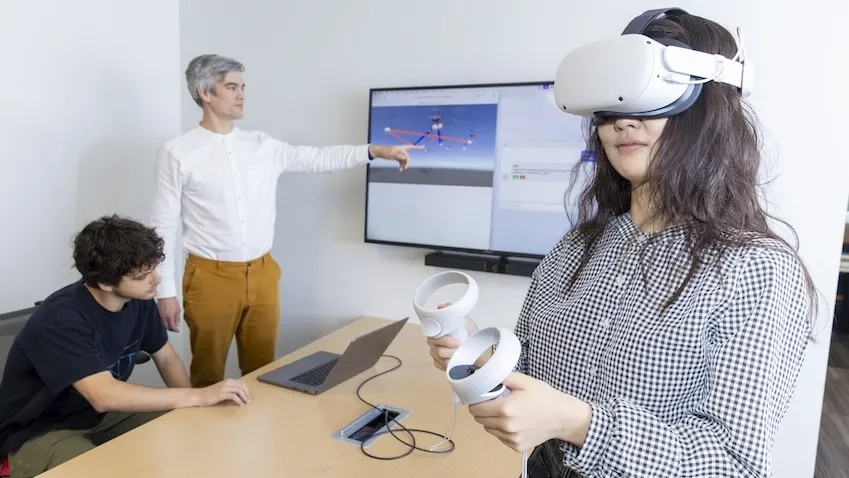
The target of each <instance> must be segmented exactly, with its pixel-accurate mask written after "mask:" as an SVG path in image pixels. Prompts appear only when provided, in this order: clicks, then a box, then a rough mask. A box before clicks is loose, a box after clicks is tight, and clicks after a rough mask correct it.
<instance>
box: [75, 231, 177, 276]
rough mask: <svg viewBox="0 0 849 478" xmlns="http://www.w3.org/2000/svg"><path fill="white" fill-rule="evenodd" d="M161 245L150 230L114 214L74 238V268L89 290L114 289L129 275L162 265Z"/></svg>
mask: <svg viewBox="0 0 849 478" xmlns="http://www.w3.org/2000/svg"><path fill="white" fill-rule="evenodd" d="M163 245H164V244H163V240H162V238H161V237H159V235H158V234H156V231H155V229H154V228H152V227H147V226H145V225H144V224H142V223H140V222H137V221H134V220H132V219H128V218H125V217H120V216H118V215H114V214H113V215H111V216H103V217H101V218H99V219H96V220H94V221H92V222H90V223H89V224H88V225H86V226H85V227H84V228H83V229H82V231H80V232H79V234H77V236H76V237H75V238H74V267H76V269H77V270H78V271H79V272H80V274H82V276H83V281H84V282H85V283H86V284H88V285H90V286H93V287H96V286H97V285H98V284H104V285H109V286H115V285H118V283H120V282H121V278H123V277H124V276H125V275H127V274H129V273H130V272H131V271H133V270H137V269H142V268H148V267H156V266H157V265H158V264H159V263H160V262H162V261H163V259H164V258H165V254H164V252H163Z"/></svg>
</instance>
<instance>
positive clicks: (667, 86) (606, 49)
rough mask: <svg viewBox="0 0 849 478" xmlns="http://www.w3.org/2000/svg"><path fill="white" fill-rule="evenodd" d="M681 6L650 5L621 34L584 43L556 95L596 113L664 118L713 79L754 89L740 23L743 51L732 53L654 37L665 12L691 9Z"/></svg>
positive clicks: (568, 107) (746, 91) (562, 72)
mask: <svg viewBox="0 0 849 478" xmlns="http://www.w3.org/2000/svg"><path fill="white" fill-rule="evenodd" d="M686 14H687V12H685V11H684V10H682V9H680V8H664V9H656V10H648V11H646V12H645V13H643V14H642V15H640V16H638V17H637V18H635V19H633V20H631V22H630V23H629V24H628V26H627V27H626V28H625V30H624V31H623V32H622V34H621V35H620V36H617V37H613V38H608V39H605V40H601V41H597V42H594V43H591V44H588V45H585V46H582V47H580V48H578V49H576V50H574V51H572V52H571V53H569V54H568V55H566V57H565V58H564V59H563V61H562V62H561V63H560V67H559V68H558V69H557V75H556V77H555V81H554V101H555V103H556V104H557V107H558V108H560V109H561V110H562V111H565V112H567V113H571V114H574V115H578V116H583V117H587V118H593V119H594V120H595V122H596V123H600V122H603V121H604V120H606V119H607V118H610V117H617V118H621V117H626V118H643V119H648V118H663V117H669V116H674V115H677V114H679V113H681V112H682V111H685V110H686V109H687V108H689V107H691V106H693V104H694V103H695V102H696V100H697V99H698V98H699V95H700V94H701V92H702V85H703V84H704V83H707V82H708V81H716V82H720V83H727V84H730V85H734V86H736V87H737V89H738V91H740V93H741V95H742V96H743V97H744V98H745V97H748V96H749V95H750V94H751V91H752V82H753V76H754V73H753V69H752V65H751V64H750V63H748V62H746V61H745V58H744V56H745V50H744V49H743V37H742V32H741V31H740V29H739V28H738V29H737V48H738V49H737V54H736V55H735V56H734V58H731V59H728V58H725V57H724V56H722V55H713V54H709V53H704V52H700V51H696V50H693V49H692V48H690V46H689V45H685V44H683V43H681V42H678V41H675V40H671V39H659V40H657V41H656V40H653V39H651V38H649V37H647V36H645V35H643V32H644V31H645V29H646V27H647V26H648V25H649V24H650V23H651V22H653V21H655V20H657V19H659V18H663V17H665V16H674V15H686Z"/></svg>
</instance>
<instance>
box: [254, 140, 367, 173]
mask: <svg viewBox="0 0 849 478" xmlns="http://www.w3.org/2000/svg"><path fill="white" fill-rule="evenodd" d="M269 139H271V140H272V142H273V143H274V146H275V157H276V159H277V161H276V164H277V168H278V170H279V172H281V173H282V172H287V171H293V172H313V173H317V172H328V171H338V170H342V169H350V168H354V167H357V166H360V165H363V164H367V163H368V162H369V161H370V159H369V145H367V144H363V145H356V146H354V145H337V146H324V147H317V146H294V145H291V144H289V143H287V142H285V141H280V140H276V139H273V138H269Z"/></svg>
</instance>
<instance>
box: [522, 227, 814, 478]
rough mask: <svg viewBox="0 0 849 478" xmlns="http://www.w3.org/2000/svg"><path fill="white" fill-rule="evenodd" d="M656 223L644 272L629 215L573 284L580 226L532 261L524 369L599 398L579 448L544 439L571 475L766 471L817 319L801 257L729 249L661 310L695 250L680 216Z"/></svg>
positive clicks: (754, 248)
mask: <svg viewBox="0 0 849 478" xmlns="http://www.w3.org/2000/svg"><path fill="white" fill-rule="evenodd" d="M658 234H659V235H660V237H659V238H660V241H659V242H658V241H652V244H651V245H650V246H649V248H648V249H646V253H645V256H644V257H643V259H642V260H643V261H644V263H643V264H645V265H647V266H648V267H646V268H645V270H646V274H647V276H646V277H647V281H646V280H645V277H644V276H643V270H644V268H643V267H642V266H641V262H640V260H641V259H640V249H641V247H642V245H643V244H645V242H646V241H647V239H648V238H649V236H648V235H646V234H644V233H642V232H640V231H639V230H638V229H637V227H636V226H635V224H634V222H633V220H632V218H631V215H630V214H624V215H622V216H619V217H618V218H617V219H615V220H614V221H613V222H612V223H611V224H609V225H608V227H607V228H606V230H605V232H604V234H603V235H602V236H601V237H600V238H599V242H598V244H597V247H596V249H595V253H594V254H593V256H592V258H591V260H590V262H589V263H588V264H587V266H586V268H585V269H584V272H583V273H582V274H581V275H580V276H579V277H578V279H577V281H576V282H575V284H574V286H573V287H571V288H570V287H568V280H569V278H570V277H571V275H572V272H573V271H575V270H576V268H577V267H578V264H579V262H580V259H581V256H582V251H583V247H582V243H581V242H580V241H579V240H576V239H575V237H574V236H573V235H571V234H569V235H567V236H565V237H564V238H563V239H562V240H561V241H560V242H559V243H558V244H557V245H556V247H555V248H554V249H553V250H552V251H551V252H550V253H549V254H548V255H547V256H546V257H545V259H544V260H543V261H542V263H541V264H540V266H539V268H538V269H537V270H536V272H535V273H534V276H533V278H532V282H531V287H530V290H529V291H528V295H527V297H526V299H525V303H524V305H523V306H522V312H521V315H520V317H519V321H518V324H517V325H516V335H517V336H518V337H519V339H520V341H522V342H523V353H522V357H521V359H520V362H519V364H518V366H517V370H518V371H520V372H522V373H525V374H527V375H530V376H531V377H534V378H537V379H539V380H542V381H545V382H547V383H548V384H550V385H551V386H553V387H554V388H556V389H558V390H560V391H562V392H564V393H568V394H571V395H574V396H576V397H578V398H579V399H582V400H584V401H586V402H588V403H589V404H590V405H591V406H592V408H593V420H592V424H591V426H590V430H589V435H588V436H587V439H586V442H585V444H584V446H583V447H582V448H577V447H574V446H573V445H571V444H568V443H555V442H549V443H548V445H549V449H550V450H551V449H554V450H555V451H556V450H557V449H558V448H557V446H559V449H560V451H561V452H562V458H563V463H564V465H565V468H564V470H571V471H565V474H564V476H586V477H608V476H617V477H618V476H639V477H664V478H669V477H685V476H686V477H691V476H698V477H720V476H745V477H761V476H769V475H770V474H771V454H772V444H773V438H774V436H775V433H776V429H777V428H778V426H779V423H780V421H781V419H782V417H783V415H784V413H785V411H786V409H787V407H788V405H789V402H790V399H791V395H792V393H793V389H794V385H795V379H796V377H797V374H798V373H799V370H800V368H801V366H802V361H803V359H804V356H805V351H806V346H807V341H808V339H809V337H810V332H811V327H810V324H811V320H810V319H809V316H808V307H809V299H808V297H807V295H806V292H805V288H804V282H803V272H802V269H801V267H800V264H799V263H798V261H797V260H796V259H795V258H794V257H793V256H792V254H789V253H788V252H787V251H788V249H786V246H785V247H784V249H783V250H782V246H780V245H778V242H775V243H774V246H775V247H773V248H768V247H764V243H763V242H761V243H760V245H754V244H753V245H751V246H750V247H745V248H739V249H734V250H731V251H729V252H727V253H726V254H725V255H724V256H721V258H719V259H717V258H716V257H714V260H713V261H712V262H711V264H710V266H708V267H702V268H701V269H700V270H699V271H698V272H697V273H696V275H695V276H694V277H693V278H692V280H691V282H690V283H689V285H688V286H687V287H686V289H684V291H683V293H682V294H681V296H680V298H679V299H678V300H677V301H675V302H674V303H673V304H672V305H671V306H670V307H669V308H668V309H666V311H662V308H663V307H662V306H663V303H664V301H665V300H667V299H668V298H669V296H670V294H671V293H672V292H673V291H674V290H675V289H676V288H677V287H678V286H679V284H680V283H681V282H682V280H683V278H684V275H685V273H686V270H687V267H686V265H687V264H688V263H687V262H686V261H687V256H686V255H685V249H684V245H685V242H684V234H683V233H682V231H681V230H680V229H679V230H675V229H670V230H667V231H663V232H660V233H658ZM682 265H683V266H684V267H681V266H682ZM551 445H555V446H551ZM557 466H560V465H559V464H557ZM558 475H559V474H558Z"/></svg>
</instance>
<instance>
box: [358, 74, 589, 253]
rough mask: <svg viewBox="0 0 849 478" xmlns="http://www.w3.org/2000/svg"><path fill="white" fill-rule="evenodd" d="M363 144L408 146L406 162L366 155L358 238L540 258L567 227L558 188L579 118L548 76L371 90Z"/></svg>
mask: <svg viewBox="0 0 849 478" xmlns="http://www.w3.org/2000/svg"><path fill="white" fill-rule="evenodd" d="M368 141H369V142H370V143H373V144H414V145H420V146H423V147H424V149H423V150H416V151H412V152H411V153H412V154H411V156H412V160H411V162H410V165H409V169H408V170H406V171H403V172H401V171H399V170H398V164H397V163H395V162H393V161H386V160H375V161H372V162H371V163H370V164H369V166H368V168H367V173H366V214H365V217H366V220H365V241H366V242H368V243H379V244H394V245H401V246H412V247H421V248H428V249H434V250H438V251H456V252H464V253H482V254H491V255H498V256H508V257H524V258H540V257H542V256H543V255H545V254H546V253H547V252H548V251H549V250H550V249H551V247H552V246H554V245H555V243H556V242H557V241H558V240H559V239H560V238H561V237H562V236H563V234H564V233H566V232H567V231H568V229H569V228H570V225H569V221H568V218H567V215H566V209H565V208H566V207H567V205H569V204H573V203H574V201H573V200H571V199H569V198H566V197H565V193H566V191H567V189H568V185H569V182H570V179H571V175H572V170H573V168H574V166H575V164H576V163H577V162H579V161H587V160H591V158H590V157H589V155H587V154H586V153H585V152H584V149H585V140H584V133H583V129H582V118H580V117H578V116H574V115H570V114H567V113H564V112H562V111H561V110H559V109H558V108H557V106H556V105H555V103H554V99H553V82H529V83H509V84H489V85H459V86H433V87H405V88H373V89H371V90H370V102H369V132H368Z"/></svg>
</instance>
